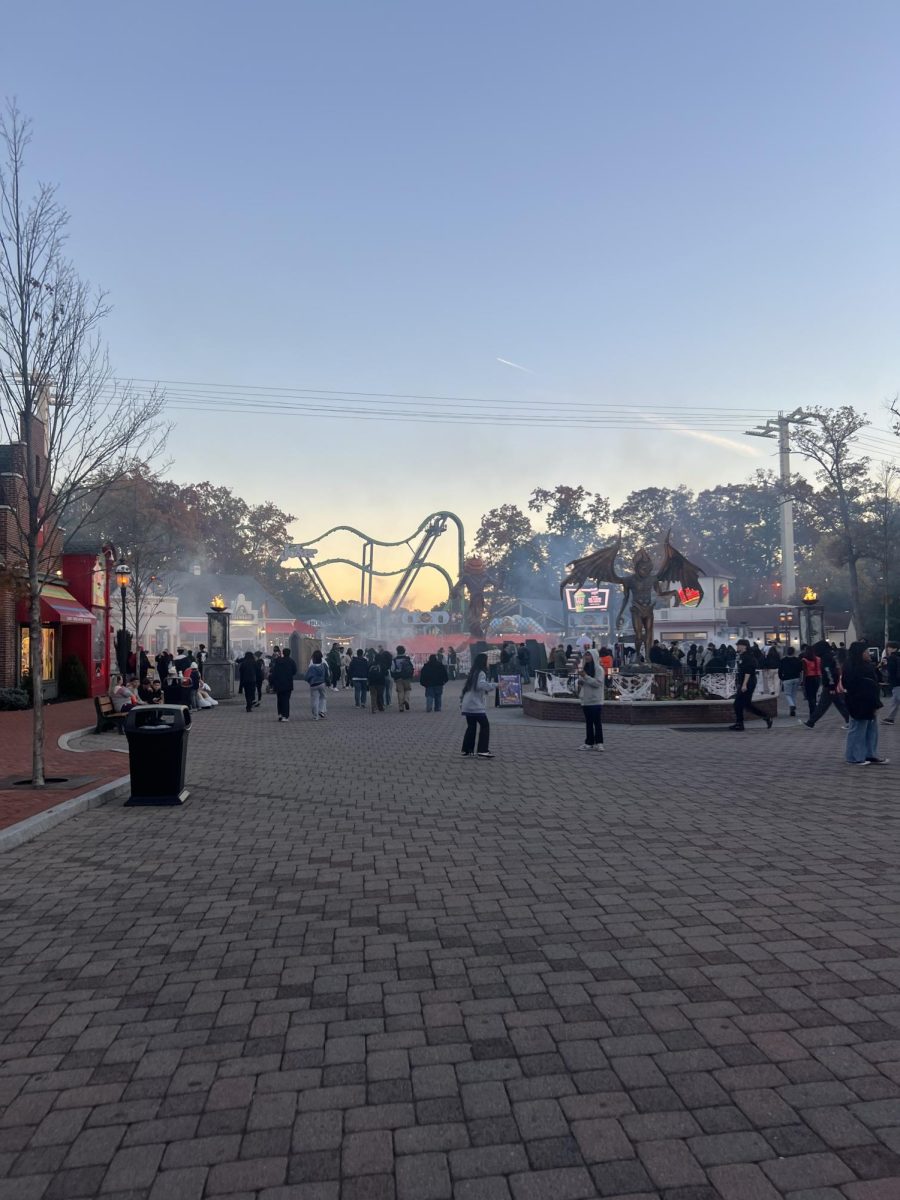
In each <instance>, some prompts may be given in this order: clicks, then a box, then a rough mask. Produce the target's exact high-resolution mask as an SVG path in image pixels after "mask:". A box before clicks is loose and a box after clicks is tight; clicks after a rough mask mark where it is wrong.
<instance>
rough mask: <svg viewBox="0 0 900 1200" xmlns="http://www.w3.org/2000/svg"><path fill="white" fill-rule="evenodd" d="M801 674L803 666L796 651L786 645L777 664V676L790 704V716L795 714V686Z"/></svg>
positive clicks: (796, 686) (798, 684)
mask: <svg viewBox="0 0 900 1200" xmlns="http://www.w3.org/2000/svg"><path fill="white" fill-rule="evenodd" d="M802 674H803V666H802V664H801V662H800V659H799V658H798V657H797V651H796V650H795V649H794V647H793V646H788V648H787V650H785V652H784V658H782V659H781V661H780V662H779V664H778V678H779V679H780V680H781V686H782V687H783V688H784V695H785V698H786V700H787V702H788V704H789V705H790V706H791V711H790V715H791V716H792V717H796V715H797V688H798V687H799V686H800V676H801V675H802Z"/></svg>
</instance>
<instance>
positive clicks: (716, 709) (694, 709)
mask: <svg viewBox="0 0 900 1200" xmlns="http://www.w3.org/2000/svg"><path fill="white" fill-rule="evenodd" d="M754 700H755V702H756V704H758V705H759V707H760V708H761V709H762V710H763V712H764V713H767V714H768V715H769V716H770V717H774V716H776V715H777V710H778V699H777V697H775V696H755V697H754ZM522 709H523V711H524V713H525V715H526V716H527V717H537V718H538V719H539V720H541V721H582V720H584V718H583V717H582V715H581V705H580V704H579V702H578V701H577V700H574V699H569V698H568V697H558V696H554V697H553V698H552V699H550V698H549V697H547V698H545V697H543V696H535V695H533V694H532V693H526V694H525V695H524V696H523V697H522ZM733 720H734V705H733V704H732V702H731V701H730V700H644V701H637V702H635V703H632V704H623V703H622V702H621V700H610V701H607V703H606V704H604V705H603V723H604V725H730V724H731V723H732V721H733ZM748 720H750V721H752V720H754V718H753V716H752V715H751V716H750V717H749V718H748Z"/></svg>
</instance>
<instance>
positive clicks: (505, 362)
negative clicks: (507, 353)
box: [497, 358, 534, 375]
mask: <svg viewBox="0 0 900 1200" xmlns="http://www.w3.org/2000/svg"><path fill="white" fill-rule="evenodd" d="M497 362H498V363H503V365H504V367H512V368H513V370H515V371H524V372H525V374H526V375H533V374H534V371H530V370H529V369H528V367H520V366H519V364H518V363H514V362H510V361H509V359H508V358H498V359H497Z"/></svg>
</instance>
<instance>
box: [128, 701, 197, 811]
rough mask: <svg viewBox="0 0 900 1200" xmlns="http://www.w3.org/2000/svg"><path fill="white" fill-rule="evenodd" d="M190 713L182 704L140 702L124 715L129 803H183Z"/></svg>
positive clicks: (184, 798) (185, 792) (185, 794)
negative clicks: (129, 778) (129, 779)
mask: <svg viewBox="0 0 900 1200" xmlns="http://www.w3.org/2000/svg"><path fill="white" fill-rule="evenodd" d="M190 728H191V714H190V712H189V710H188V709H186V708H185V707H183V705H181V704H141V705H138V706H137V707H136V708H133V709H132V710H131V711H130V712H129V713H128V715H127V716H126V717H125V736H126V737H127V738H128V765H129V768H130V771H131V795H130V796H129V797H128V799H127V800H126V801H125V804H126V806H127V805H138V804H140V805H147V804H160V805H176V804H184V802H185V800H187V798H188V793H187V791H186V789H185V786H184V773H185V764H186V762H187V746H188V734H189V733H190Z"/></svg>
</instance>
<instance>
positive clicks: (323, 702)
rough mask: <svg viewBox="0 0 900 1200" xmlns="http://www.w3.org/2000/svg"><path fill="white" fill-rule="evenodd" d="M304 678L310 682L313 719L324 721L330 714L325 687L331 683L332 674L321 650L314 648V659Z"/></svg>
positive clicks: (310, 702)
mask: <svg viewBox="0 0 900 1200" xmlns="http://www.w3.org/2000/svg"><path fill="white" fill-rule="evenodd" d="M303 678H304V679H305V680H306V682H307V683H308V684H309V706H310V708H311V709H312V719H313V720H314V721H324V720H325V717H326V716H327V715H328V702H327V697H326V695H325V689H326V688H327V687H328V685H329V682H330V679H331V676H330V673H329V666H328V663H327V662H324V661H323V659H322V651H321V650H313V653H312V660H311V661H310V664H309V666H308V667H307V670H306V674H305V675H304V676H303Z"/></svg>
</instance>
